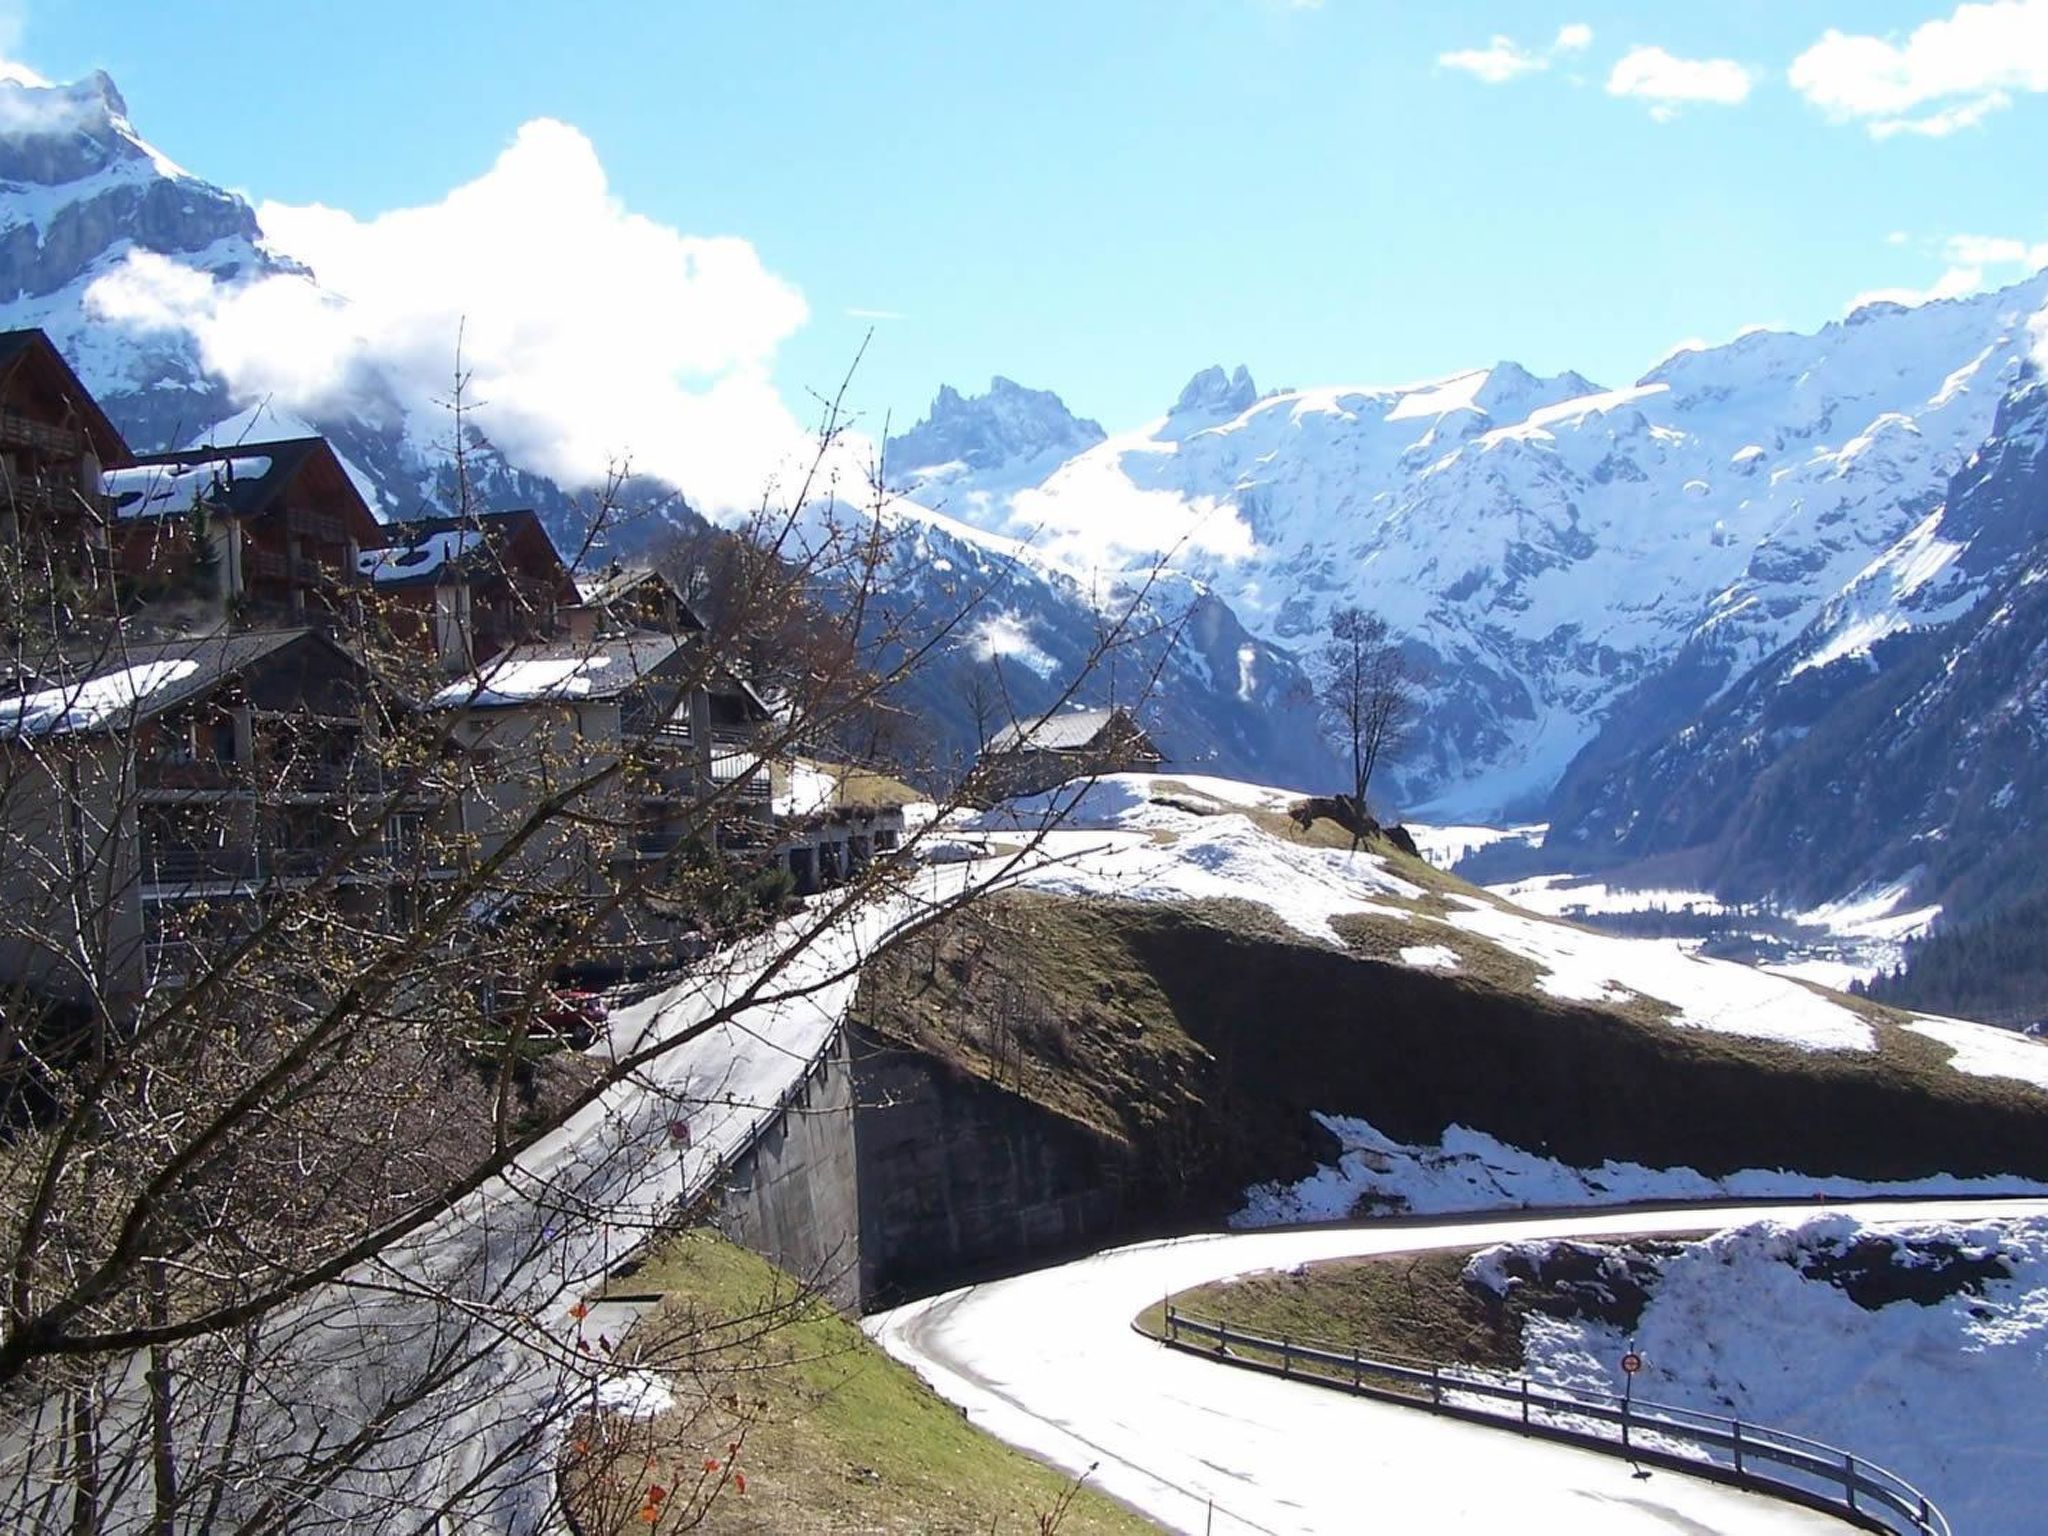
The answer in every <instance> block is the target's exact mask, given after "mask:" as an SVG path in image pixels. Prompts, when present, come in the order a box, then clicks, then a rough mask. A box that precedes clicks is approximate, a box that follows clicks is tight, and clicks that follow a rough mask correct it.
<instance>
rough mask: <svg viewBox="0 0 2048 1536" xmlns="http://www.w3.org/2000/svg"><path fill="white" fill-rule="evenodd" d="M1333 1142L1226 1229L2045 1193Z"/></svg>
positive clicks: (1340, 1133)
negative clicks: (1326, 1160)
mask: <svg viewBox="0 0 2048 1536" xmlns="http://www.w3.org/2000/svg"><path fill="white" fill-rule="evenodd" d="M1316 1119H1317V1120H1318V1121H1320V1122H1321V1123H1322V1125H1323V1127H1324V1129H1326V1130H1328V1131H1329V1132H1330V1133H1331V1134H1332V1135H1333V1136H1335V1137H1336V1138H1337V1140H1338V1142H1339V1143H1340V1144H1341V1145H1342V1147H1343V1151H1342V1153H1341V1154H1340V1156H1339V1157H1338V1160H1337V1162H1336V1163H1335V1164H1334V1165H1329V1164H1326V1165H1324V1166H1323V1167H1321V1168H1319V1169H1317V1170H1316V1171H1315V1172H1314V1173H1312V1174H1310V1175H1309V1176H1308V1177H1307V1178H1305V1179H1300V1180H1297V1181H1295V1182H1294V1183H1291V1184H1261V1185H1258V1186H1256V1187H1255V1188H1253V1189H1250V1190H1247V1191H1246V1192H1245V1203H1244V1206H1243V1208H1242V1209H1241V1210H1239V1211H1238V1212H1237V1213H1236V1214H1235V1215H1234V1216H1232V1217H1231V1222H1230V1224H1231V1225H1232V1226H1234V1227H1277V1226H1288V1225H1293V1224H1297V1223H1301V1222H1311V1221H1347V1220H1350V1219H1351V1217H1352V1214H1353V1212H1354V1211H1356V1210H1358V1209H1359V1202H1360V1201H1361V1200H1363V1201H1366V1202H1367V1205H1366V1207H1365V1208H1366V1209H1368V1210H1372V1209H1378V1210H1383V1211H1387V1212H1391V1213H1396V1214H1414V1215H1439V1214H1449V1213H1451V1212H1458V1211H1511V1210H1521V1209H1532V1208H1534V1209H1542V1208H1551V1207H1559V1206H1602V1205H1634V1204H1640V1203H1646V1202H1661V1201H1673V1202H1675V1201H1697V1202H1702V1203H1704V1202H1711V1201H1718V1200H1787V1199H1789V1200H1818V1199H1823V1198H1825V1199H1831V1200H1855V1199H1873V1198H1882V1197H1886V1196H1929V1195H1941V1196H1948V1197H1955V1198H1961V1197H1967V1196H1978V1195H1982V1196H2000V1195H2048V1184H2044V1183H2042V1182H2040V1181H2038V1180H2034V1179H2022V1178H2017V1177H2012V1176H2001V1177H1997V1178H1955V1177H1952V1176H1950V1175H1947V1174H1937V1175H1935V1176H1933V1177H1930V1178H1924V1179H1893V1180H1872V1179H1851V1178H1843V1177H1841V1176H1839V1175H1835V1174H1829V1173H1826V1172H1801V1171H1797V1170H1792V1169H1784V1168H1747V1169H1744V1170H1742V1171H1741V1172H1738V1173H1731V1174H1725V1175H1723V1176H1721V1177H1719V1178H1709V1177H1708V1176H1707V1175H1706V1174H1703V1173H1700V1172H1698V1171H1696V1170H1695V1169H1691V1168H1646V1167H1644V1166H1643V1165H1642V1164H1641V1163H1617V1162H1606V1163H1602V1164H1601V1165H1600V1166H1599V1167H1597V1168H1573V1167H1571V1166H1569V1165H1568V1164H1565V1163H1561V1162H1559V1161H1558V1160H1557V1159H1556V1158H1553V1157H1545V1156H1543V1155H1542V1154H1541V1153H1536V1152H1529V1151H1525V1150H1524V1149H1522V1148H1521V1147H1516V1146H1510V1145H1509V1144H1508V1143H1506V1142H1504V1141H1500V1140H1497V1139H1496V1138H1494V1137H1492V1136H1489V1135H1487V1134H1486V1133H1485V1132H1484V1131H1475V1130H1471V1129H1469V1128H1468V1127H1466V1126H1462V1125H1453V1126H1449V1127H1447V1128H1446V1129H1445V1131H1444V1136H1443V1140H1442V1142H1441V1143H1439V1144H1437V1145H1435V1146H1414V1145H1410V1144H1408V1143H1405V1142H1399V1141H1395V1140H1394V1139H1393V1138H1392V1137H1390V1136H1387V1135H1384V1134H1383V1133H1381V1132H1380V1131H1378V1130H1376V1129H1374V1127H1373V1126H1371V1125H1370V1124H1368V1123H1367V1122H1366V1121H1364V1120H1359V1119H1355V1118H1352V1117H1348V1116H1344V1115H1317V1116H1316Z"/></svg>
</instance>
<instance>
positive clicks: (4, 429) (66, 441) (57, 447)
mask: <svg viewBox="0 0 2048 1536" xmlns="http://www.w3.org/2000/svg"><path fill="white" fill-rule="evenodd" d="M86 447H87V444H86V441H85V434H84V433H82V432H77V431H74V430H73V429H72V428H70V427H52V426H48V425H46V424H45V423H43V422H40V421H31V420H30V419H29V418H28V417H26V416H24V415H21V414H20V413H19V412H17V411H0V448H30V449H33V450H34V451H35V452H37V453H39V454H41V455H42V456H43V457H45V458H50V459H74V460H76V459H82V458H84V457H85V454H86Z"/></svg>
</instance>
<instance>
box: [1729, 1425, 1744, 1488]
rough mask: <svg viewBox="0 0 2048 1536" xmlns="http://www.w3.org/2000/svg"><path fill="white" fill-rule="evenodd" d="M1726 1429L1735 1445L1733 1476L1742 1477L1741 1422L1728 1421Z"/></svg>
mask: <svg viewBox="0 0 2048 1536" xmlns="http://www.w3.org/2000/svg"><path fill="white" fill-rule="evenodd" d="M1728 1428H1729V1433H1730V1435H1731V1437H1732V1438H1733V1441H1734V1445H1735V1475H1736V1476H1737V1477H1740V1476H1742V1420H1740V1419H1731V1420H1729V1423H1728Z"/></svg>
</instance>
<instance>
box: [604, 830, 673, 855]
mask: <svg viewBox="0 0 2048 1536" xmlns="http://www.w3.org/2000/svg"><path fill="white" fill-rule="evenodd" d="M687 841H688V838H687V837H686V836H685V835H684V834H683V833H681V832H674V831H670V830H668V829H667V828H650V829H647V830H644V831H640V832H635V833H634V834H633V840H632V842H631V844H630V845H629V846H628V847H627V848H625V849H621V850H620V852H621V854H622V855H623V856H624V857H627V858H631V859H644V860H649V861H653V860H659V859H669V858H674V857H675V856H676V854H678V853H680V852H681V851H682V849H683V845H684V844H685V843H686V842H687Z"/></svg>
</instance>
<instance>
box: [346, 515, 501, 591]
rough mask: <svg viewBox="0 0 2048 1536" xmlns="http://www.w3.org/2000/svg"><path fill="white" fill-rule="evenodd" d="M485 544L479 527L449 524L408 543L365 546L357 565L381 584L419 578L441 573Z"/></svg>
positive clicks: (366, 574) (371, 578)
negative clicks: (377, 546)
mask: <svg viewBox="0 0 2048 1536" xmlns="http://www.w3.org/2000/svg"><path fill="white" fill-rule="evenodd" d="M483 544H484V536H483V533H482V531H481V530H479V529H475V528H447V529H442V530H439V531H436V532H433V533H428V534H425V535H423V536H422V537H420V538H418V539H416V540H414V541H413V542H411V543H409V544H397V545H393V546H392V547H391V548H389V549H366V550H364V551H363V552H362V553H361V554H359V555H357V556H356V568H357V569H358V570H359V571H360V572H361V573H362V574H363V575H364V576H367V577H368V578H369V579H370V580H371V581H373V582H377V583H379V584H380V585H388V584H390V583H392V582H398V581H420V580H424V579H426V578H428V577H436V576H439V575H440V573H441V571H442V568H443V567H445V566H446V565H448V564H449V563H450V562H451V561H456V560H460V559H462V558H463V557H464V556H466V555H468V554H470V553H471V552H472V551H474V550H478V549H481V548H482V547H483Z"/></svg>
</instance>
